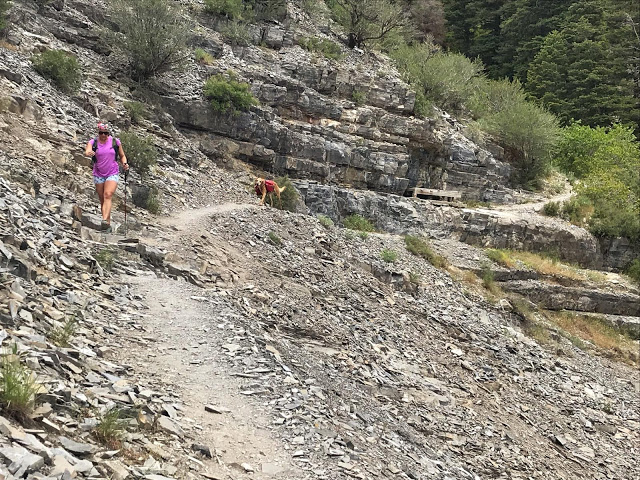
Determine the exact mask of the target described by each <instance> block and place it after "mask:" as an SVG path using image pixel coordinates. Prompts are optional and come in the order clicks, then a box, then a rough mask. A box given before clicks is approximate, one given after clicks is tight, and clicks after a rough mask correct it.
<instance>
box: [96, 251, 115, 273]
mask: <svg viewBox="0 0 640 480" xmlns="http://www.w3.org/2000/svg"><path fill="white" fill-rule="evenodd" d="M117 256H118V251H117V250H115V249H111V248H103V249H102V250H100V251H99V252H98V253H97V254H96V261H97V262H98V263H99V264H100V266H101V267H102V268H104V269H105V270H108V271H111V269H112V268H113V264H114V263H115V260H116V258H117Z"/></svg>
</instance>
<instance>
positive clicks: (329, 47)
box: [299, 37, 342, 60]
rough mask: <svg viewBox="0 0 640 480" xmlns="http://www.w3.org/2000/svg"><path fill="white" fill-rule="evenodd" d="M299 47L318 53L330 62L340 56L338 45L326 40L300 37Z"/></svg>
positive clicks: (340, 51)
mask: <svg viewBox="0 0 640 480" xmlns="http://www.w3.org/2000/svg"><path fill="white" fill-rule="evenodd" d="M299 43H300V46H301V47H302V48H304V49H305V50H309V51H310V52H319V53H321V54H322V55H324V56H325V58H329V59H332V60H338V59H339V58H340V57H341V56H342V50H341V49H340V45H338V44H337V43H335V42H332V41H331V40H328V39H326V38H318V37H302V38H301V39H300V40H299Z"/></svg>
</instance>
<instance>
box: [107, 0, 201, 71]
mask: <svg viewBox="0 0 640 480" xmlns="http://www.w3.org/2000/svg"><path fill="white" fill-rule="evenodd" d="M111 18H112V19H113V21H114V22H115V23H116V24H117V25H118V33H116V34H111V32H110V31H109V32H107V33H106V35H108V36H111V37H113V38H112V43H113V45H115V47H116V48H117V49H119V50H120V51H121V52H122V53H123V55H124V56H125V57H126V58H127V61H128V64H129V70H130V72H131V78H133V79H134V80H136V81H144V80H146V79H148V78H150V77H153V76H155V75H160V74H162V73H165V72H169V71H171V70H174V69H177V68H180V67H181V66H182V65H183V64H184V62H185V60H186V59H187V55H188V54H187V48H186V44H187V38H188V36H189V35H190V28H189V26H188V25H187V23H186V21H185V19H184V17H183V16H182V14H181V11H180V9H179V7H178V6H177V5H176V4H175V3H174V2H171V1H169V0H114V2H113V3H112V4H111Z"/></svg>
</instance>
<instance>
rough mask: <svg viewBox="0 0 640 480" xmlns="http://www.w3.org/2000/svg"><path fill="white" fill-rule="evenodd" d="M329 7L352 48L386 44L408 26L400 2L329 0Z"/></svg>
mask: <svg viewBox="0 0 640 480" xmlns="http://www.w3.org/2000/svg"><path fill="white" fill-rule="evenodd" d="M326 4H327V6H328V7H329V10H330V11H331V15H332V16H333V18H334V19H335V20H336V22H338V23H339V24H340V25H342V26H343V27H344V28H345V30H346V31H347V34H348V36H349V38H348V44H349V48H353V47H362V46H363V45H365V44H368V43H370V42H371V41H380V40H384V39H385V37H388V36H390V35H392V34H393V33H396V32H398V31H401V30H403V29H405V28H406V27H407V25H408V22H407V16H406V15H405V13H404V11H403V8H402V5H401V4H400V3H398V2H391V1H389V0H367V1H362V0H327V1H326Z"/></svg>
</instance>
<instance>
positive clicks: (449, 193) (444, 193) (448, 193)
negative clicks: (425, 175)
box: [409, 187, 462, 199]
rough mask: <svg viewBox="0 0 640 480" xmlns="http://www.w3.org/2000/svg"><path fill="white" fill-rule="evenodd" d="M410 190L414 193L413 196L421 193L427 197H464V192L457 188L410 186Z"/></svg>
mask: <svg viewBox="0 0 640 480" xmlns="http://www.w3.org/2000/svg"><path fill="white" fill-rule="evenodd" d="M409 191H410V192H411V193H412V196H414V197H418V196H420V195H423V196H427V197H441V198H448V199H449V198H450V199H457V198H461V197H462V193H461V192H459V191H457V190H438V189H435V188H419V187H416V188H410V189H409Z"/></svg>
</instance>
